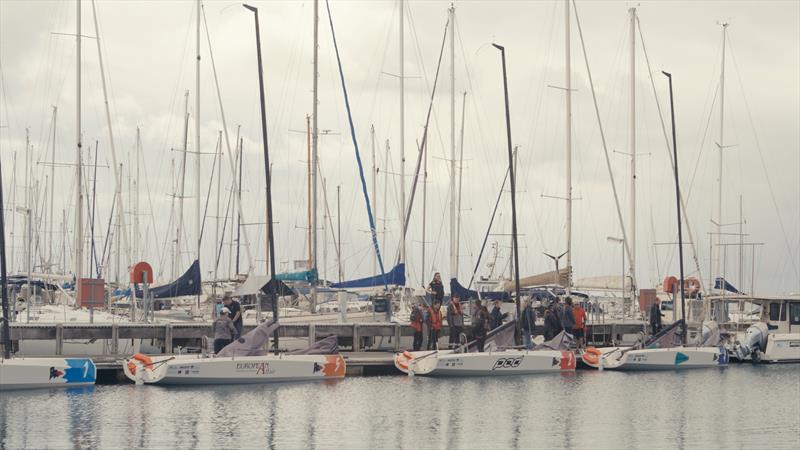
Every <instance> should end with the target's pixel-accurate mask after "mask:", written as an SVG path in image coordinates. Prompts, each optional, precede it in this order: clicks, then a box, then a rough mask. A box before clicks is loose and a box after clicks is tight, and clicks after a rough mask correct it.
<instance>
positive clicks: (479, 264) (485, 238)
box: [467, 166, 511, 289]
mask: <svg viewBox="0 0 800 450" xmlns="http://www.w3.org/2000/svg"><path fill="white" fill-rule="evenodd" d="M510 173H511V166H509V167H508V168H506V176H505V177H503V184H502V185H501V186H500V192H499V193H498V194H497V201H496V202H495V203H494V210H493V211H492V217H491V219H489V226H488V227H487V228H486V234H485V235H484V236H483V244H481V251H480V252H479V253H478V259H477V261H475V269H474V270H473V271H472V276H470V277H469V284H467V289H469V288H470V287H471V286H472V282H473V281H474V280H475V274H476V273H478V268H480V266H481V258H482V257H483V251H484V250H485V249H486V242H487V241H488V240H489V233H491V232H492V224H494V217H495V214H497V207H498V206H500V199H501V198H503V190H505V188H506V181H508V176H509V174H510ZM509 261H510V258H509ZM501 273H502V272H501Z"/></svg>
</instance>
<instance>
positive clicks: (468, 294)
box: [450, 278, 511, 300]
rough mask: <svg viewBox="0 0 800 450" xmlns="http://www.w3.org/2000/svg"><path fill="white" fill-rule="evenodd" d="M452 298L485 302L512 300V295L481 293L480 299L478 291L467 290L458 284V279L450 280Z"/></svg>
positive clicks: (505, 293) (491, 292)
mask: <svg viewBox="0 0 800 450" xmlns="http://www.w3.org/2000/svg"><path fill="white" fill-rule="evenodd" d="M450 296H451V297H458V298H460V299H462V300H463V299H467V300H477V299H478V298H480V299H483V300H511V294H509V293H508V292H505V291H489V292H481V293H480V297H478V291H473V290H470V289H467V288H465V287H464V286H462V285H461V283H459V282H458V279H457V278H451V279H450Z"/></svg>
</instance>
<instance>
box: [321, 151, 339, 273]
mask: <svg viewBox="0 0 800 450" xmlns="http://www.w3.org/2000/svg"><path fill="white" fill-rule="evenodd" d="M317 172H319V178H320V179H321V180H323V183H321V184H322V197H323V200H324V202H325V215H326V216H327V217H328V224H329V225H330V226H329V227H328V228H330V230H331V236H332V237H333V248H334V251H335V252H336V257H337V258H341V254H340V253H339V245H337V242H336V232H335V230H336V228H334V227H333V218H332V217H331V210H330V208H329V206H328V187H327V183H324V180H325V175H323V174H322V166H321V165H320V163H319V158H317ZM323 220H325V219H324V218H323ZM326 273H327V272H326Z"/></svg>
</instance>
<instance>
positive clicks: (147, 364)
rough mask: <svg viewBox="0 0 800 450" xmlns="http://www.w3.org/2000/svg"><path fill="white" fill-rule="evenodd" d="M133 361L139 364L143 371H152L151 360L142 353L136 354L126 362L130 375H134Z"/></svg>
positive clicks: (134, 366) (134, 365)
mask: <svg viewBox="0 0 800 450" xmlns="http://www.w3.org/2000/svg"><path fill="white" fill-rule="evenodd" d="M134 360H136V361H139V362H141V363H142V365H143V366H144V367H145V369H150V370H153V360H152V359H150V357H149V356H147V355H145V354H143V353H137V354H135V355H133V356H132V357H131V359H129V360H128V370H129V371H130V372H131V374H132V375H136V363H135V362H133V361H134Z"/></svg>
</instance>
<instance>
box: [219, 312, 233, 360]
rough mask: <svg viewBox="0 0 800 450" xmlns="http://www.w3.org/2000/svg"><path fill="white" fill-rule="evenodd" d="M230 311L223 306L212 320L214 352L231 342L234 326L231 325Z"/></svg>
mask: <svg viewBox="0 0 800 450" xmlns="http://www.w3.org/2000/svg"><path fill="white" fill-rule="evenodd" d="M230 313H231V310H230V309H228V308H227V307H223V308H222V310H221V311H220V312H219V317H217V320H215V321H214V353H219V351H220V350H222V349H223V348H225V346H226V345H228V344H230V343H231V342H233V335H234V333H236V328H235V327H234V326H233V321H232V320H231V318H230Z"/></svg>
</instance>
